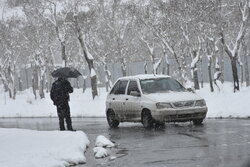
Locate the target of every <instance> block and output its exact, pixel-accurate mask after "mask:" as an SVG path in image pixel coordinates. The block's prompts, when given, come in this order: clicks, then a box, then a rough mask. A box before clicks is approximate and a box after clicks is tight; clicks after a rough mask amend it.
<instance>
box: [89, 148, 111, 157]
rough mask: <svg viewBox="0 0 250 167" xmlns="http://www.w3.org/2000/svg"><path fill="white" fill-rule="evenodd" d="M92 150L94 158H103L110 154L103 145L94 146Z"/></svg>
mask: <svg viewBox="0 0 250 167" xmlns="http://www.w3.org/2000/svg"><path fill="white" fill-rule="evenodd" d="M93 151H94V154H95V157H96V158H105V157H107V156H109V154H110V153H109V151H108V150H107V149H105V148H103V147H94V148H93Z"/></svg>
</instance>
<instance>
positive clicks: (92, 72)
mask: <svg viewBox="0 0 250 167" xmlns="http://www.w3.org/2000/svg"><path fill="white" fill-rule="evenodd" d="M77 17H78V16H74V22H75V27H76V31H77V38H78V40H79V43H80V45H81V48H82V50H83V54H84V57H85V60H86V61H87V63H88V67H89V71H90V80H91V88H92V97H93V99H94V98H95V96H98V92H97V77H96V72H95V68H94V59H93V57H90V55H88V54H89V53H88V49H87V47H86V44H85V41H84V39H83V34H82V31H81V28H80V26H79V24H78V18H77Z"/></svg>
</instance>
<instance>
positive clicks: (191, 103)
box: [173, 101, 194, 108]
mask: <svg viewBox="0 0 250 167" xmlns="http://www.w3.org/2000/svg"><path fill="white" fill-rule="evenodd" d="M173 105H174V107H176V108H182V107H193V106H194V101H181V102H174V103H173Z"/></svg>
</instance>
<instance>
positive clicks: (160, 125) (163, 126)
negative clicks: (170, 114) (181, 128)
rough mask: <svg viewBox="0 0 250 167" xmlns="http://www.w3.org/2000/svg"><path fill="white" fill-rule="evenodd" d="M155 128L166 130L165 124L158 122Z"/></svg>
mask: <svg viewBox="0 0 250 167" xmlns="http://www.w3.org/2000/svg"><path fill="white" fill-rule="evenodd" d="M155 128H157V129H164V128H165V122H156V123H155Z"/></svg>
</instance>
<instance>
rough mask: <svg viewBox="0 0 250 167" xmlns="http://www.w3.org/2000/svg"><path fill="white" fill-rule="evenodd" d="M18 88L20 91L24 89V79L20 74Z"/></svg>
mask: <svg viewBox="0 0 250 167" xmlns="http://www.w3.org/2000/svg"><path fill="white" fill-rule="evenodd" d="M18 89H19V91H22V90H23V81H22V79H21V77H20V76H18Z"/></svg>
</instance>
